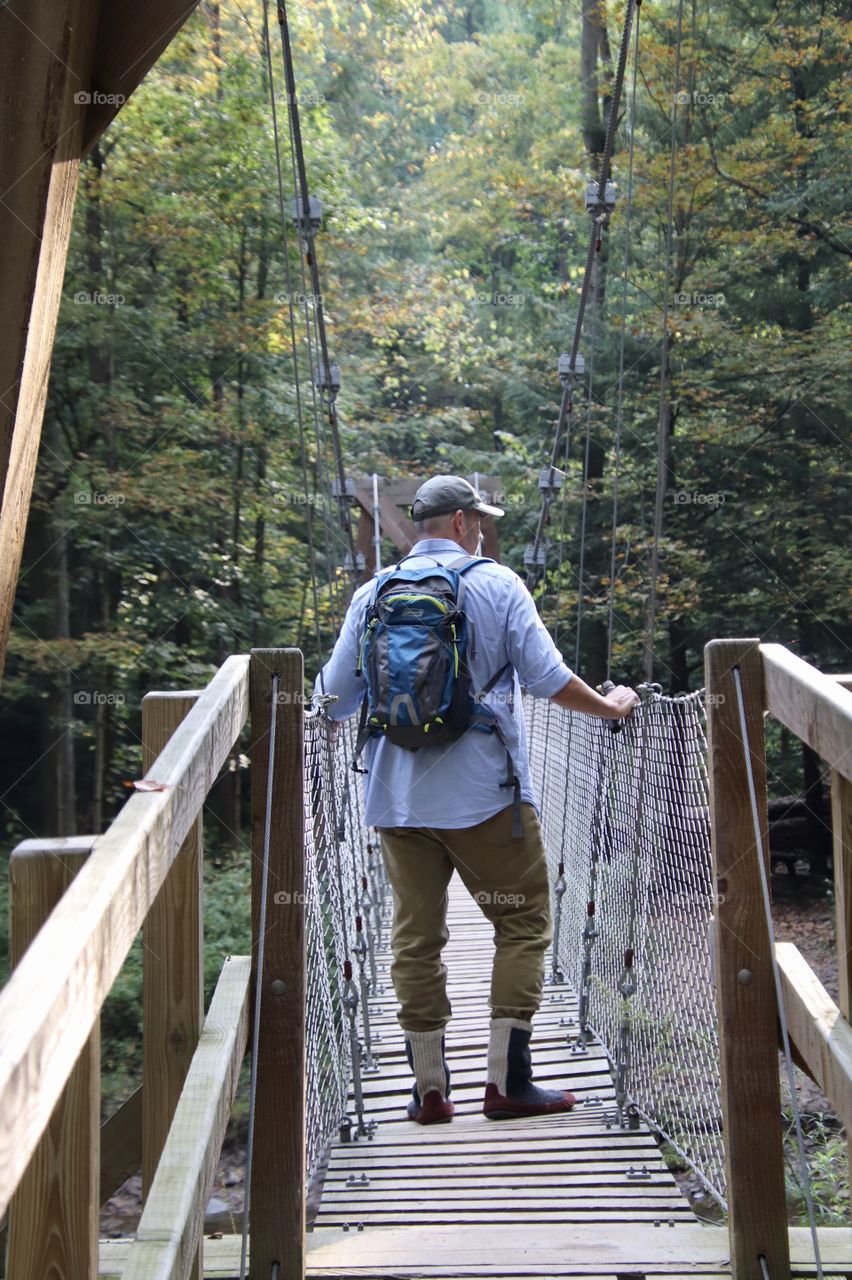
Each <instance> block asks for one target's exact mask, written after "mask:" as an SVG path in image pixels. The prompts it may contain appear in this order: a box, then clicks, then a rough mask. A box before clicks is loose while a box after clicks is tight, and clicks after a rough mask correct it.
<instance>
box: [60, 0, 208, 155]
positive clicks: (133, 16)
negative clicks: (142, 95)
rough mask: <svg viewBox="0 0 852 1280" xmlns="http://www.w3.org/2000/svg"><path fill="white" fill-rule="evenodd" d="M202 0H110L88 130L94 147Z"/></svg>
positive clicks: (86, 143) (104, 11)
mask: <svg viewBox="0 0 852 1280" xmlns="http://www.w3.org/2000/svg"><path fill="white" fill-rule="evenodd" d="M197 4H198V0H147V2H146V3H145V4H142V5H140V4H135V3H133V0H110V3H109V4H103V5H102V6H101V12H100V21H99V23H98V32H97V44H96V46H95V57H94V65H93V67H92V84H91V95H90V96H91V101H90V103H89V105H88V109H87V112H86V122H85V128H84V131H83V153H84V154H85V153H86V152H87V151H90V150H91V148H92V147H93V146H94V145H95V143H96V142H97V140H98V138H99V137H100V136H101V134H102V133H103V131H104V129H106V127H107V126H108V125H109V124H110V123H111V121H112V120H114V119H115V117H116V115H117V114H118V112H119V111H120V110H121V108H122V106H123V105H124V103H125V102H126V101H127V99H128V98H129V97H130V95H131V93H132V92H133V90H134V89H135V88H136V87H137V86H138V85H139V83H140V82H141V80H142V79H143V77H144V76H145V75H146V74H147V73H148V71H150V69H151V67H152V66H153V65H154V63H155V62H156V61H157V59H158V58H159V56H160V54H161V53H162V52H163V50H164V49H165V48H166V47H167V45H169V44H170V43H171V41H172V40H173V39H174V37H175V36H176V35H177V33H178V31H180V29H181V27H182V26H183V24H184V23H185V22H186V20H187V18H189V16H190V15H191V14H192V12H193V10H194V9H195V8H196V6H197Z"/></svg>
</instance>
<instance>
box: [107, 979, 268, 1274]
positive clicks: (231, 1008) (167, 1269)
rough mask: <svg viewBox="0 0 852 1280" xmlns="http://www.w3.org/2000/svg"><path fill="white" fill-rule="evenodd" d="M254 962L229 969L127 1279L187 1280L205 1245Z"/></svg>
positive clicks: (245, 1026) (175, 1121)
mask: <svg viewBox="0 0 852 1280" xmlns="http://www.w3.org/2000/svg"><path fill="white" fill-rule="evenodd" d="M250 978H251V958H250V957H249V956H229V957H228V958H227V959H226V961H225V964H224V966H223V969H222V973H221V975H220V977H219V981H218V982H217V984H216V990H215V992H214V993H213V999H212V1000H211V1002H210V1009H209V1011H208V1014H207V1017H206V1018H205V1020H204V1027H203V1029H202V1032H201V1036H200V1039H199V1041H198V1047H197V1048H196V1050H195V1054H194V1055H193V1059H192V1065H191V1066H190V1068H189V1073H188V1074H187V1077H186V1083H185V1085H184V1088H183V1092H182V1093H181V1096H180V1101H179V1103H178V1105H177V1109H176V1111H175V1114H174V1119H173V1121H172V1126H171V1128H170V1130H169V1135H168V1138H167V1139H166V1145H165V1147H164V1148H163V1154H162V1157H161V1159H160V1163H159V1165H158V1166H157V1172H156V1174H155V1176H154V1181H153V1183H152V1185H151V1190H150V1192H149V1195H148V1199H147V1201H146V1203H145V1208H144V1209H143V1211H142V1217H141V1219H140V1221H139V1226H138V1228H137V1231H136V1242H135V1243H134V1244H133V1245H132V1246H131V1248H130V1250H129V1252H128V1256H127V1260H126V1263H125V1267H124V1272H123V1276H124V1280H186V1277H187V1276H189V1275H191V1274H192V1271H193V1267H194V1263H195V1259H196V1258H197V1257H198V1251H199V1246H200V1243H201V1228H202V1223H203V1220H204V1209H205V1206H206V1204H207V1201H208V1200H209V1198H210V1192H211V1190H212V1188H213V1180H214V1178H215V1177H216V1169H217V1166H218V1162H219V1154H220V1152H221V1149H222V1142H223V1140H224V1137H225V1130H226V1128H227V1126H228V1117H229V1115H230V1113H231V1107H232V1105H233V1101H234V1094H235V1093H236V1091H237V1084H238V1082H239V1076H240V1066H241V1064H242V1061H243V1058H244V1057H245V1052H246V1043H247V1040H248V1025H249V982H250Z"/></svg>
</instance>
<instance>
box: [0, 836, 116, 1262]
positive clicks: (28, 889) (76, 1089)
mask: <svg viewBox="0 0 852 1280" xmlns="http://www.w3.org/2000/svg"><path fill="white" fill-rule="evenodd" d="M94 842H95V837H94V836H76V837H69V838H66V839H60V840H24V841H23V843H21V844H19V845H18V846H17V848H16V849H14V850H13V851H12V856H11V859H10V862H9V874H10V879H11V904H10V906H11V911H10V915H11V926H12V930H11V962H12V964H13V965H16V964H17V963H18V961H19V960H20V959H21V956H22V955H23V953H24V952H25V951H26V949H27V947H28V946H29V945H30V943H31V942H32V940H33V938H34V937H35V935H36V934H37V933H38V931H39V929H40V928H41V926H42V925H43V924H44V922H45V920H46V919H47V917H48V916H49V915H50V913H51V911H52V910H53V908H54V906H55V905H56V903H57V902H58V901H59V899H60V898H61V897H62V895H63V893H64V892H65V890H66V889H67V887H68V885H69V884H70V883H71V881H72V880H73V879H74V877H75V875H76V874H77V872H78V871H79V870H80V868H81V867H82V865H83V863H84V862H85V861H86V859H87V858H88V856H89V853H90V852H91V849H92V846H93V844H94ZM100 1079H101V1036H100V1024H99V1023H97V1022H96V1023H95V1026H94V1028H93V1030H92V1033H91V1035H90V1036H89V1039H88V1040H87V1042H86V1044H85V1045H84V1046H83V1051H82V1053H81V1054H80V1056H79V1058H78V1059H77V1063H76V1065H75V1067H74V1069H73V1071H72V1072H71V1075H70V1076H69V1078H68V1083H67V1084H66V1086H65V1088H64V1090H63V1092H62V1094H61V1096H60V1098H59V1101H58V1102H57V1104H56V1107H55V1109H54V1112H53V1115H52V1116H51V1118H50V1121H49V1123H48V1126H47V1128H46V1130H45V1131H44V1134H43V1135H42V1138H41V1140H40V1141H39V1143H38V1146H37V1147H36V1149H35V1151H34V1152H33V1157H32V1159H31V1161H30V1163H29V1166H28V1167H27V1170H26V1172H25V1173H24V1176H23V1178H22V1179H21V1181H20V1183H19V1185H18V1189H17V1191H16V1192H15V1194H14V1196H13V1197H12V1201H11V1204H10V1206H9V1244H8V1254H7V1259H6V1275H8V1276H10V1277H16V1276H20V1277H25V1276H50V1277H51V1280H90V1277H91V1276H95V1275H97V1273H98V1210H99V1208H100V1199H99V1189H100V1179H99V1174H98V1168H99V1154H100V1153H99V1139H100Z"/></svg>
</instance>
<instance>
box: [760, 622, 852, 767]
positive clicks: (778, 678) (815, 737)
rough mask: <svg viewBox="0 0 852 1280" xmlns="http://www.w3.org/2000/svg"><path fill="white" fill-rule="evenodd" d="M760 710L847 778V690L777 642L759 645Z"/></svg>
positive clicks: (850, 751)
mask: <svg viewBox="0 0 852 1280" xmlns="http://www.w3.org/2000/svg"><path fill="white" fill-rule="evenodd" d="M760 656H761V658H762V659H763V676H764V685H765V689H766V710H767V711H768V712H769V713H770V715H773V716H774V717H775V719H776V720H780V721H781V723H782V724H783V725H786V726H787V728H788V729H790V730H792V732H793V733H795V734H796V735H797V737H799V738H801V740H802V742H805V743H807V745H808V746H809V747H812V748H813V750H814V751H815V752H816V753H817V755H818V756H821V757H822V759H823V760H825V762H826V763H827V764H829V765H830V766H831V768H832V769H836V770H837V772H838V773H841V774H842V775H843V777H844V778H847V779H848V780H849V781H852V693H850V692H849V691H848V690H847V689H844V688H843V687H842V685H841V683H840V681H838V679H837V677H836V676H825V675H823V674H822V672H821V671H817V669H816V667H812V666H811V665H810V664H809V663H807V662H804V661H803V660H802V659H801V658H799V657H797V656H796V654H794V653H791V652H790V650H789V649H785V648H784V646H783V645H782V644H762V645H761V646H760Z"/></svg>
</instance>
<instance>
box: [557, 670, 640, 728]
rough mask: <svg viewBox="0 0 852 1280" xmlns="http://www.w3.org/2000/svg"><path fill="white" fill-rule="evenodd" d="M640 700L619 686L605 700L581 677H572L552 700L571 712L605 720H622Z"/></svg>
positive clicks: (630, 690) (629, 690)
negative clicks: (580, 712) (579, 712)
mask: <svg viewBox="0 0 852 1280" xmlns="http://www.w3.org/2000/svg"><path fill="white" fill-rule="evenodd" d="M638 700H639V699H638V697H637V696H636V694H635V693H634V692H633V690H632V689H627V688H625V687H624V686H623V685H618V686H617V687H616V688H615V689H614V690H613V692H612V693H611V694H610V695H609V696H608V697H606V698H604V697H602V696H601V694H599V693H596V692H595V690H594V689H593V688H592V687H591V685H588V684H586V682H585V681H584V680H581V679H580V677H579V676H572V677H571V679H570V680H569V681H568V683H567V684H566V685H563V686H562V688H561V689H560V690H559V692H558V693H555V694H554V695H553V697H552V698H551V701H552V702H555V703H557V705H558V706H560V707H567V708H568V710H569V711H582V712H583V713H584V714H585V715H587V716H601V717H602V718H603V719H604V720H620V719H621V718H622V717H623V716H625V715H629V714H630V711H631V710H632V708H633V707H634V706H635V705H636V703H637V702H638Z"/></svg>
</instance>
